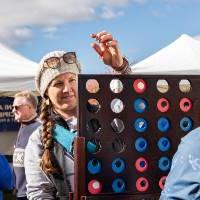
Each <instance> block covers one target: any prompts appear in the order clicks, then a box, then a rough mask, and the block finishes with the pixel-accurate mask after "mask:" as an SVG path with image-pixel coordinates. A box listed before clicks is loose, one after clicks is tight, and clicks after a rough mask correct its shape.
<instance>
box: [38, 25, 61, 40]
mask: <svg viewBox="0 0 200 200" xmlns="http://www.w3.org/2000/svg"><path fill="white" fill-rule="evenodd" d="M57 31H58V28H57V27H55V26H49V27H45V28H44V29H42V32H43V33H44V37H46V38H55V35H56V32H57Z"/></svg>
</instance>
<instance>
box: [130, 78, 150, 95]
mask: <svg viewBox="0 0 200 200" xmlns="http://www.w3.org/2000/svg"><path fill="white" fill-rule="evenodd" d="M133 88H134V90H135V91H136V92H137V93H143V92H144V91H145V90H146V88H147V84H146V82H145V81H144V80H143V79H136V80H135V81H134V83H133Z"/></svg>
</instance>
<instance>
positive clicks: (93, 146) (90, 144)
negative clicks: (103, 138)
mask: <svg viewBox="0 0 200 200" xmlns="http://www.w3.org/2000/svg"><path fill="white" fill-rule="evenodd" d="M97 150H98V147H97V145H96V144H95V143H94V142H92V141H88V143H87V151H88V153H93V154H94V153H96V152H97Z"/></svg>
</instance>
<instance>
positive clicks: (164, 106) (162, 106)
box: [157, 98, 170, 112]
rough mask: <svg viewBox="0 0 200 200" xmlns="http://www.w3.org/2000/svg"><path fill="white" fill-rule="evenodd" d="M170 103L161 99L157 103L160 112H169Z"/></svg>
mask: <svg viewBox="0 0 200 200" xmlns="http://www.w3.org/2000/svg"><path fill="white" fill-rule="evenodd" d="M169 107H170V105H169V101H168V100H167V99H165V98H161V99H159V100H158V102H157V108H158V110H159V111H160V112H167V111H168V110H169Z"/></svg>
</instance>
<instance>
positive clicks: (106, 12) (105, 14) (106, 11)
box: [100, 7, 124, 19]
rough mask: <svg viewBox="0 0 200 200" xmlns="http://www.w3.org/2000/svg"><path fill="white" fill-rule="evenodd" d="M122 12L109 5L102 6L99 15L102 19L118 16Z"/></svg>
mask: <svg viewBox="0 0 200 200" xmlns="http://www.w3.org/2000/svg"><path fill="white" fill-rule="evenodd" d="M123 14H124V13H123V12H122V11H118V12H116V11H115V10H113V9H111V8H109V7H103V8H102V13H101V15H100V17H101V18H103V19H113V18H116V17H118V16H122V15H123Z"/></svg>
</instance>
